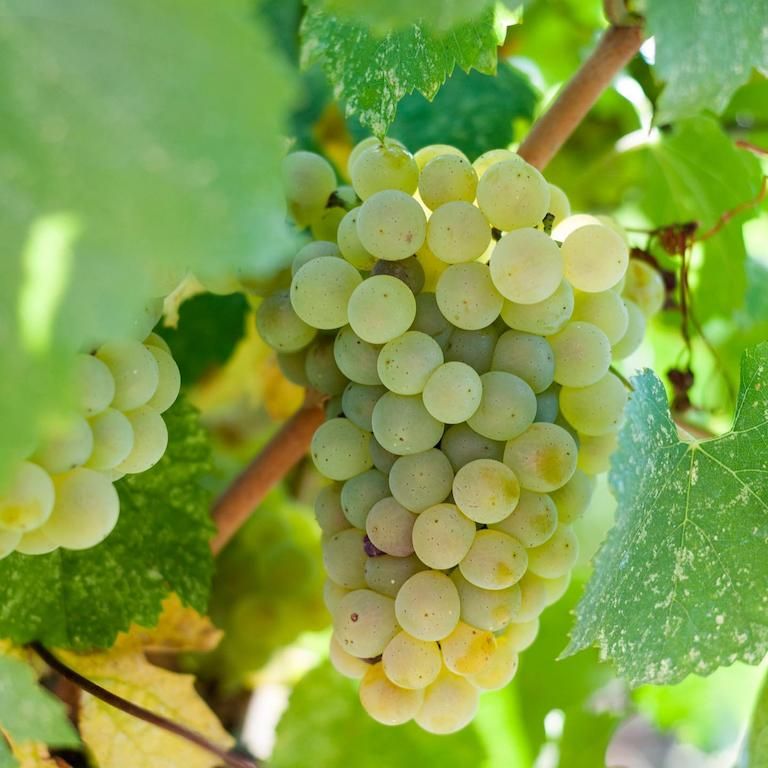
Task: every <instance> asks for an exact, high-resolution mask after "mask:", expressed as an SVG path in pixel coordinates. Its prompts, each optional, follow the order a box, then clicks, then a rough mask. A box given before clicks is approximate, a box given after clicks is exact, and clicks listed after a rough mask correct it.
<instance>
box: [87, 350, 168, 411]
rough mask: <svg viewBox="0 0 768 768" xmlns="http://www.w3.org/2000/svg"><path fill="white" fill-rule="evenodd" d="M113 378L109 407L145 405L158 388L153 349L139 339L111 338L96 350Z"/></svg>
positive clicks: (157, 373) (129, 407) (122, 407)
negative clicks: (112, 391)
mask: <svg viewBox="0 0 768 768" xmlns="http://www.w3.org/2000/svg"><path fill="white" fill-rule="evenodd" d="M96 357H98V358H99V360H101V361H102V362H103V363H105V364H106V366H107V368H109V370H110V372H111V373H112V376H113V377H114V379H115V396H114V397H113V398H112V403H111V405H112V407H113V408H117V409H118V410H121V411H129V410H132V409H133V408H138V407H139V406H140V405H144V404H145V403H146V402H147V401H148V400H149V399H150V398H151V397H152V395H154V394H155V391H156V390H157V385H158V383H159V381H160V371H159V369H158V367H157V362H156V361H155V358H154V357H153V356H152V353H151V352H150V351H149V350H148V349H147V348H146V347H145V346H144V345H143V344H141V343H140V342H138V341H110V342H107V343H106V344H103V345H102V346H101V347H99V349H98V350H97V352H96Z"/></svg>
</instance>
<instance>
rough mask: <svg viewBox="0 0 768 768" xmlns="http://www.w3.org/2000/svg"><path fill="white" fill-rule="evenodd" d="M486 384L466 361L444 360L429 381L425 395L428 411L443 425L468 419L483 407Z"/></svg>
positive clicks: (423, 396)
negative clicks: (484, 385)
mask: <svg viewBox="0 0 768 768" xmlns="http://www.w3.org/2000/svg"><path fill="white" fill-rule="evenodd" d="M482 396H483V384H482V381H481V380H480V376H478V375H477V372H476V371H475V369H474V368H472V367H471V366H469V365H467V364H466V363H459V362H455V361H454V362H450V363H444V364H443V365H441V366H439V367H438V368H436V369H435V370H434V372H433V373H432V374H431V375H430V377H429V379H428V380H427V383H426V386H425V387H424V392H423V394H422V398H423V400H424V406H425V407H426V409H427V410H428V411H429V413H430V414H431V415H432V416H434V417H435V418H436V419H437V420H438V421H442V422H443V423H444V424H458V423H460V422H462V421H467V419H469V418H470V417H471V416H472V415H473V414H474V413H475V411H476V410H477V409H478V408H479V407H480V401H481V399H482Z"/></svg>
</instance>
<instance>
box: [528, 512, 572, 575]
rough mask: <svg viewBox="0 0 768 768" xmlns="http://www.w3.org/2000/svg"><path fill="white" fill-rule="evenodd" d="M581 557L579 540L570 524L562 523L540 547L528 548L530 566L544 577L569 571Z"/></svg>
mask: <svg viewBox="0 0 768 768" xmlns="http://www.w3.org/2000/svg"><path fill="white" fill-rule="evenodd" d="M578 557H579V540H578V539H577V538H576V534H575V533H574V532H573V528H571V526H570V525H561V526H560V527H559V528H558V529H557V530H556V531H555V533H554V535H553V536H552V537H551V538H550V539H549V540H547V541H546V542H545V543H544V544H542V545H541V546H540V547H534V548H533V549H530V550H528V568H529V570H530V571H531V573H534V574H536V575H537V576H541V578H543V579H557V578H559V577H560V576H564V575H565V574H566V573H568V572H569V571H570V570H571V569H572V568H573V566H574V565H576V560H577V559H578Z"/></svg>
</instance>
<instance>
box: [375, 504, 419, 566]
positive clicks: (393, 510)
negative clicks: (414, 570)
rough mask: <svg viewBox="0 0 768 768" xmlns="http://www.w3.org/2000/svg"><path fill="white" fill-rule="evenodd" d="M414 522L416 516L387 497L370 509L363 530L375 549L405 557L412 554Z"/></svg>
mask: <svg viewBox="0 0 768 768" xmlns="http://www.w3.org/2000/svg"><path fill="white" fill-rule="evenodd" d="M415 522H416V515H414V514H413V513H412V512H409V511H408V510H407V509H406V508H405V507H404V506H403V505H402V504H400V503H399V502H398V501H397V500H396V499H394V498H392V497H391V496H387V497H386V498H383V499H381V500H380V501H377V502H376V503H375V504H374V505H373V506H372V507H371V509H370V512H368V515H367V517H366V520H365V530H366V533H367V534H368V538H369V539H370V541H371V543H372V544H373V546H374V547H376V549H380V550H381V551H382V552H385V553H386V554H388V555H393V556H395V557H406V556H407V555H410V554H412V553H413V542H412V539H411V533H412V531H413V525H414V523H415Z"/></svg>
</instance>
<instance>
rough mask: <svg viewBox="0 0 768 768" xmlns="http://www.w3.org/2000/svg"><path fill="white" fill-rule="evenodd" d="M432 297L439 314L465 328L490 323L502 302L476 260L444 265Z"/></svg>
mask: <svg viewBox="0 0 768 768" xmlns="http://www.w3.org/2000/svg"><path fill="white" fill-rule="evenodd" d="M435 297H436V298H437V306H438V307H440V311H441V312H442V313H443V315H444V316H445V317H446V318H447V319H448V320H450V322H451V323H453V324H454V325H455V326H458V327H459V328H464V329H465V330H467V331H476V330H478V329H480V328H485V327H486V326H488V325H490V324H491V323H492V322H493V321H494V320H495V319H496V318H497V317H498V316H499V312H501V307H502V304H503V303H504V299H503V298H502V296H501V294H500V293H499V292H498V291H497V290H496V288H495V286H494V285H493V282H492V281H491V275H490V273H489V272H488V267H486V266H485V264H480V263H479V262H470V263H469V264H452V265H451V266H450V267H448V269H446V270H445V272H443V274H442V275H440V279H439V280H438V281H437V290H436V292H435Z"/></svg>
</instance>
